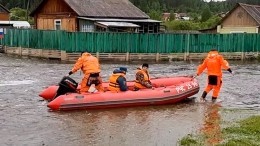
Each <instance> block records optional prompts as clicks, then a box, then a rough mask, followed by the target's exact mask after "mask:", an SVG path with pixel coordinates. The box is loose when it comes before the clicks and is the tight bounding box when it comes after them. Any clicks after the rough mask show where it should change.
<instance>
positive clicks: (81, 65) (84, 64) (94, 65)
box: [72, 53, 104, 93]
mask: <svg viewBox="0 0 260 146" xmlns="http://www.w3.org/2000/svg"><path fill="white" fill-rule="evenodd" d="M79 69H81V70H82V71H83V73H84V77H83V79H82V81H81V89H80V92H81V93H82V92H87V91H88V89H89V87H90V86H89V85H87V82H88V80H89V76H90V74H95V73H100V64H99V61H98V59H97V58H96V57H94V56H92V55H91V54H90V53H83V54H82V55H81V57H80V58H79V59H78V60H77V62H76V63H75V65H74V67H73V69H72V73H75V72H77V71H78V70H79ZM98 80H99V82H100V83H99V84H98V85H97V87H96V88H97V90H99V91H103V90H104V89H103V86H102V79H101V77H100V76H99V77H98Z"/></svg>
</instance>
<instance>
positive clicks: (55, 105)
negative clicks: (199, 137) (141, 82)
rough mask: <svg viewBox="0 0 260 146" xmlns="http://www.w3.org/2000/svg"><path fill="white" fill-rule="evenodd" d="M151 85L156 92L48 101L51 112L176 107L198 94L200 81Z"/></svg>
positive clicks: (175, 80)
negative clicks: (133, 107)
mask: <svg viewBox="0 0 260 146" xmlns="http://www.w3.org/2000/svg"><path fill="white" fill-rule="evenodd" d="M151 82H152V84H153V85H154V86H155V88H154V89H142V90H139V91H131V90H129V91H126V92H118V93H115V92H111V91H106V92H97V93H85V94H78V93H67V94H64V95H60V96H58V97H57V98H55V99H54V100H52V101H51V102H49V103H48V107H49V108H51V109H52V110H71V109H96V108H114V107H127V106H145V105H162V104H173V103H176V102H179V101H181V100H183V99H185V98H188V97H190V96H192V95H194V94H196V93H198V92H199V84H198V81H197V80H196V79H193V78H191V77H171V78H158V79H152V80H151ZM132 85H133V82H129V83H128V86H132ZM104 86H107V83H104ZM57 89H58V86H50V87H49V88H47V89H45V90H44V91H43V92H42V93H41V94H40V95H41V96H43V95H45V96H46V95H47V93H51V94H52V97H51V98H53V95H54V96H55V94H56V92H57ZM47 91H49V92H47ZM53 93H54V94H53ZM48 96H50V94H49V95H48ZM43 98H45V99H48V98H49V97H47V96H46V97H43Z"/></svg>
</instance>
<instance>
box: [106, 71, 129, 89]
mask: <svg viewBox="0 0 260 146" xmlns="http://www.w3.org/2000/svg"><path fill="white" fill-rule="evenodd" d="M120 76H123V77H124V76H125V74H123V73H115V74H112V75H111V76H110V78H109V86H108V90H110V91H116V92H119V91H120V87H119V84H118V82H117V79H118V78H119V77H120Z"/></svg>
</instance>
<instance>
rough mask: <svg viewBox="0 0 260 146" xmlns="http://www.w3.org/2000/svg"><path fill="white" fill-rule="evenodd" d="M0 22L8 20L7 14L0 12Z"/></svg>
mask: <svg viewBox="0 0 260 146" xmlns="http://www.w3.org/2000/svg"><path fill="white" fill-rule="evenodd" d="M0 20H1V21H8V20H9V13H3V12H0Z"/></svg>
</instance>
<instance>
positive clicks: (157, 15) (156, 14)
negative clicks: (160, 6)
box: [148, 10, 162, 20]
mask: <svg viewBox="0 0 260 146" xmlns="http://www.w3.org/2000/svg"><path fill="white" fill-rule="evenodd" d="M161 14H162V13H161V12H160V11H155V10H151V11H150V12H149V13H148V15H149V16H150V18H151V19H155V20H161V18H162V15H161Z"/></svg>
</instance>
